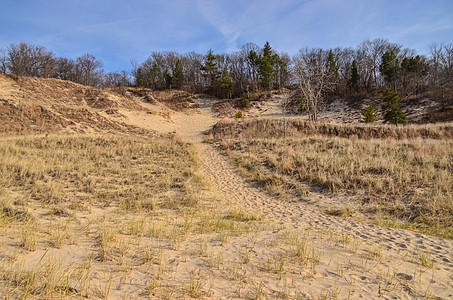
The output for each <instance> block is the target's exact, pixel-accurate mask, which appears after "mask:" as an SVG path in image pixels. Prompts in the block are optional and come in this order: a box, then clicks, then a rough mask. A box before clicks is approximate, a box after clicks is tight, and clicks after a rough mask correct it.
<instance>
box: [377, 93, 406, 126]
mask: <svg viewBox="0 0 453 300" xmlns="http://www.w3.org/2000/svg"><path fill="white" fill-rule="evenodd" d="M383 100H384V105H383V107H382V108H383V111H384V121H385V122H388V123H391V124H395V125H398V124H406V123H407V121H406V115H405V114H404V112H403V110H402V109H401V107H400V105H399V101H400V96H399V95H398V94H397V93H395V92H393V91H392V90H390V89H386V90H385V91H384V97H383Z"/></svg>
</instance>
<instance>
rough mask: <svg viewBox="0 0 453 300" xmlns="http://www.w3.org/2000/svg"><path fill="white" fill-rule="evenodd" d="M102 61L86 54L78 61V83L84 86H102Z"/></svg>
mask: <svg viewBox="0 0 453 300" xmlns="http://www.w3.org/2000/svg"><path fill="white" fill-rule="evenodd" d="M102 66H103V64H102V61H100V60H99V59H97V58H96V57H95V56H93V55H91V54H84V55H82V56H80V57H78V58H77V60H76V68H75V69H76V77H77V82H78V83H80V84H83V85H90V86H100V85H101V84H102V77H103V72H104V71H103V70H102Z"/></svg>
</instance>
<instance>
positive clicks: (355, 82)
mask: <svg viewBox="0 0 453 300" xmlns="http://www.w3.org/2000/svg"><path fill="white" fill-rule="evenodd" d="M348 83H349V88H350V89H351V90H353V91H354V92H356V93H358V92H359V88H360V75H359V69H358V68H357V61H356V60H354V61H353V62H352V67H351V78H349V82H348Z"/></svg>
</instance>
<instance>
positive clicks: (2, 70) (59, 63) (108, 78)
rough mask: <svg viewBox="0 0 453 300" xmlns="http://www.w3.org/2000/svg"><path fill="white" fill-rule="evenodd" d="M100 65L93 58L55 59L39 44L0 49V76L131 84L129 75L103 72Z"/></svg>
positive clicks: (95, 83)
mask: <svg viewBox="0 0 453 300" xmlns="http://www.w3.org/2000/svg"><path fill="white" fill-rule="evenodd" d="M102 68H103V62H102V61H101V60H100V59H97V58H96V57H95V56H94V55H91V54H88V53H87V54H83V55H81V56H79V57H77V58H76V59H71V58H65V57H57V56H56V55H55V54H54V53H53V52H52V51H50V50H47V49H46V48H44V47H42V46H38V45H33V44H30V43H24V42H20V43H18V44H11V45H9V46H8V47H7V48H6V49H0V74H8V73H9V74H13V75H16V76H27V77H39V78H57V79H62V80H69V81H73V82H76V83H80V84H83V85H89V86H94V87H101V86H111V85H118V86H119V85H123V86H128V85H132V84H133V82H132V81H131V77H130V74H129V72H126V71H121V72H108V73H106V72H104V70H103V69H102Z"/></svg>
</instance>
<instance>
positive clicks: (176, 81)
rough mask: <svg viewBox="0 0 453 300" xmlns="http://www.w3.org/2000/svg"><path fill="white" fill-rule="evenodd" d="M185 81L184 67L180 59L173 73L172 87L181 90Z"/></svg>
mask: <svg viewBox="0 0 453 300" xmlns="http://www.w3.org/2000/svg"><path fill="white" fill-rule="evenodd" d="M183 81H184V73H183V66H182V61H181V60H180V59H178V60H177V61H176V64H175V70H174V71H173V78H172V87H174V88H180V87H181V86H182V83H183Z"/></svg>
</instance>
